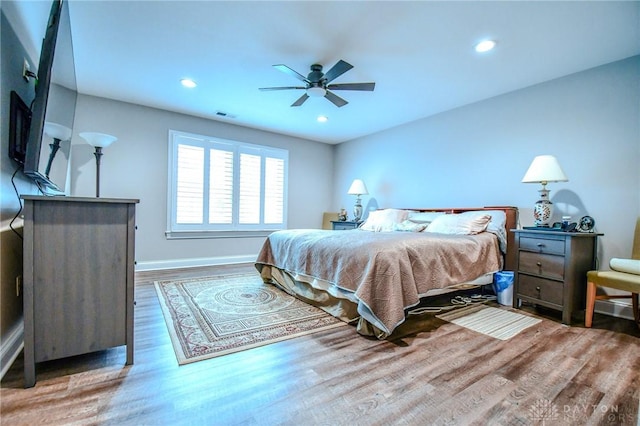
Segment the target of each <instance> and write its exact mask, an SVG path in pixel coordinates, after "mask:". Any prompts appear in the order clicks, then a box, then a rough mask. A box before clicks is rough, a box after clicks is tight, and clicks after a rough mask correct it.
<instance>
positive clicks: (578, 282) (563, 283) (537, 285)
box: [513, 229, 603, 324]
mask: <svg viewBox="0 0 640 426" xmlns="http://www.w3.org/2000/svg"><path fill="white" fill-rule="evenodd" d="M513 232H514V233H515V236H516V237H515V243H516V252H517V256H516V270H515V271H514V272H515V274H514V275H515V282H514V289H513V290H514V292H513V307H514V308H519V307H520V305H521V302H522V301H525V302H529V303H532V304H535V305H541V306H546V307H548V308H552V309H556V310H559V311H562V323H563V324H571V315H572V314H573V313H574V312H576V311H577V310H583V309H584V307H585V297H586V286H587V283H586V279H587V271H589V270H591V269H595V267H596V263H595V260H596V252H597V242H598V236H600V235H603V234H595V233H579V232H560V231H539V230H528V229H527V230H525V229H514V230H513Z"/></svg>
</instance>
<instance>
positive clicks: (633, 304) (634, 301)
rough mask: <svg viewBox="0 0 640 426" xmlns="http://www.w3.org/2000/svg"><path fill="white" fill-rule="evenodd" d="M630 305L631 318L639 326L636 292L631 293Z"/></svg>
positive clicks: (639, 307) (639, 314)
mask: <svg viewBox="0 0 640 426" xmlns="http://www.w3.org/2000/svg"><path fill="white" fill-rule="evenodd" d="M631 307H632V309H633V318H634V319H635V320H636V324H638V327H640V306H639V304H638V293H631Z"/></svg>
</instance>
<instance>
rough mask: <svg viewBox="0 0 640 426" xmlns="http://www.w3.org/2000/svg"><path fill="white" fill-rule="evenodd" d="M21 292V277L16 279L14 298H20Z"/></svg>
mask: <svg viewBox="0 0 640 426" xmlns="http://www.w3.org/2000/svg"><path fill="white" fill-rule="evenodd" d="M21 291H22V275H18V276H17V277H16V297H20V292H21Z"/></svg>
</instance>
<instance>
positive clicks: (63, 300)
mask: <svg viewBox="0 0 640 426" xmlns="http://www.w3.org/2000/svg"><path fill="white" fill-rule="evenodd" d="M22 198H23V199H24V271H23V273H24V328H25V330H24V375H25V387H31V386H34V385H35V382H36V374H35V364H36V363H38V362H42V361H49V360H53V359H58V358H65V357H69V356H74V355H80V354H84V353H88V352H94V351H99V350H103V349H107V348H110V347H114V346H122V345H126V346H127V348H126V349H127V355H126V356H127V359H126V364H132V363H133V316H134V313H133V305H134V247H135V245H134V241H135V239H134V237H135V205H136V203H138V200H122V199H107V198H76V197H42V196H23V197H22Z"/></svg>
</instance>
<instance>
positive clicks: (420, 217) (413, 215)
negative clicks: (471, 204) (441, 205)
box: [407, 211, 446, 224]
mask: <svg viewBox="0 0 640 426" xmlns="http://www.w3.org/2000/svg"><path fill="white" fill-rule="evenodd" d="M444 214H446V213H445V212H416V211H409V215H408V216H407V219H408V220H410V221H411V222H415V223H426V224H429V223H431V222H433V219H435V218H436V217H438V216H442V215H444Z"/></svg>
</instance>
